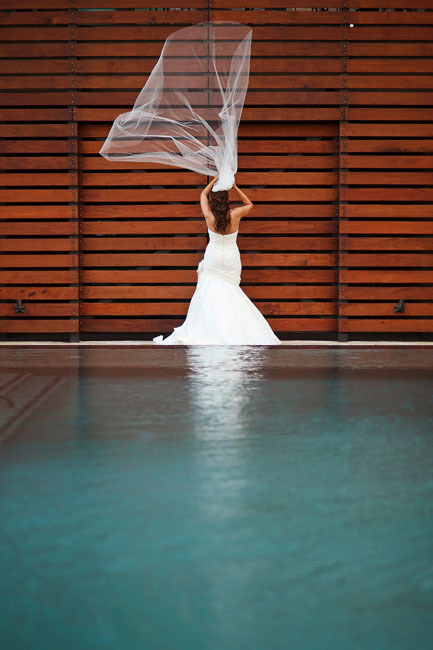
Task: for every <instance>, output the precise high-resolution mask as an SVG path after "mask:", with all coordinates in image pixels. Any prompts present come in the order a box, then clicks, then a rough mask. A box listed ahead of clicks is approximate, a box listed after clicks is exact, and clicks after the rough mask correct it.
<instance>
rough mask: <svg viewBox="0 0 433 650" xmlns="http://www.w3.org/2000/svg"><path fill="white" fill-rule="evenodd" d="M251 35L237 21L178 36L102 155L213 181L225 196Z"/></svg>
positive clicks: (189, 30) (114, 127) (230, 180)
mask: <svg viewBox="0 0 433 650" xmlns="http://www.w3.org/2000/svg"><path fill="white" fill-rule="evenodd" d="M251 34H252V30H251V28H250V27H248V26H247V25H244V24H242V23H237V22H226V21H224V22H223V21H214V22H204V23H198V24H195V25H191V26H190V27H185V28H183V29H179V30H177V31H175V32H174V33H173V34H171V35H170V36H169V37H168V38H167V40H166V41H165V43H164V46H163V49H162V53H161V56H160V57H159V60H158V62H157V63H156V65H155V67H154V69H153V70H152V72H151V74H150V76H149V78H148V80H147V82H146V84H145V86H144V87H143V89H142V90H141V92H140V94H139V95H138V97H137V99H136V101H135V104H134V107H133V109H132V110H131V111H129V112H127V113H122V114H120V115H118V117H117V118H116V119H115V121H114V123H113V125H112V127H111V130H110V132H109V134H108V136H107V139H106V140H105V142H104V144H103V146H102V148H101V150H100V152H99V153H100V154H101V155H102V156H104V158H106V159H107V160H114V161H120V160H122V161H125V160H130V161H134V162H135V161H139V160H143V161H147V162H155V163H161V164H165V165H173V166H175V167H181V168H184V169H191V170H193V171H196V172H198V173H199V174H205V175H209V176H215V175H216V174H217V172H220V176H219V178H218V181H217V182H216V183H215V184H214V186H213V188H212V189H213V190H214V191H218V190H224V189H230V188H231V187H232V186H233V183H234V175H235V173H236V171H237V158H238V156H237V133H238V127H239V121H240V118H241V113H242V109H243V105H244V101H245V95H246V92H247V88H248V81H249V68H250V51H251Z"/></svg>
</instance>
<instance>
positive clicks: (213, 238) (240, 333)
mask: <svg viewBox="0 0 433 650" xmlns="http://www.w3.org/2000/svg"><path fill="white" fill-rule="evenodd" d="M238 230H239V229H238ZM238 230H236V231H235V232H233V233H230V234H228V235H221V234H220V233H217V232H214V231H213V230H210V228H208V232H209V238H210V239H209V243H208V245H207V247H206V250H205V253H204V257H203V259H202V260H201V262H200V263H199V265H198V267H197V276H198V279H197V286H196V290H195V292H194V295H193V296H192V298H191V302H190V304H189V307H188V313H187V316H186V319H185V321H184V322H183V324H182V325H180V326H179V327H175V328H174V331H173V332H172V334H170V335H169V336H168V337H167V338H166V339H163V337H162V335H160V336H155V337H154V338H153V341H154V343H156V344H161V345H173V344H179V345H212V344H214V345H279V344H281V341H280V340H279V339H278V337H277V336H276V335H275V334H274V332H273V331H272V329H271V327H270V325H269V323H268V322H267V321H266V319H265V318H264V316H263V315H262V314H261V313H260V311H259V310H258V309H257V307H256V306H255V305H254V303H253V302H252V301H251V300H250V299H249V298H248V296H247V295H246V294H245V293H244V292H243V291H242V289H241V288H240V286H239V284H240V281H241V269H242V265H241V257H240V253H239V248H238V245H237V241H236V239H237V235H238Z"/></svg>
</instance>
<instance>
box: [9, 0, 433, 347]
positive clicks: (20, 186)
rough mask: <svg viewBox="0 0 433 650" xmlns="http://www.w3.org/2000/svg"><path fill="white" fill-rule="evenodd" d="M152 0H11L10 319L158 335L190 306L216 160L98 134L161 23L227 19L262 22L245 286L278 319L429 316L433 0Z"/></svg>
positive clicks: (294, 332) (397, 323)
mask: <svg viewBox="0 0 433 650" xmlns="http://www.w3.org/2000/svg"><path fill="white" fill-rule="evenodd" d="M155 4H158V3H157V2H155V0H75V1H73V0H44V2H43V3H42V1H41V0H20V5H19V8H20V11H13V10H12V9H14V8H16V5H15V3H13V2H12V0H0V29H1V32H2V33H3V38H2V39H1V40H2V41H3V43H4V44H3V45H2V48H1V56H2V57H3V61H4V62H5V63H6V65H5V66H4V71H5V74H4V75H3V76H2V77H1V81H2V84H3V86H2V87H3V89H4V91H5V92H4V93H3V98H4V101H3V108H1V109H0V121H1V124H0V130H1V132H0V137H1V138H4V140H2V144H4V149H3V151H4V153H5V156H4V157H3V158H2V169H3V179H2V180H3V184H4V187H5V189H4V190H2V194H1V197H2V198H1V201H3V203H2V205H1V206H0V214H1V217H2V220H1V222H0V227H1V228H2V234H3V235H5V237H6V236H7V237H6V238H5V239H4V240H3V248H2V251H3V252H2V255H1V258H2V270H1V271H0V276H1V280H0V281H1V283H2V284H3V285H9V286H3V287H2V302H0V309H1V310H2V313H1V315H0V317H1V318H2V320H1V321H0V323H1V325H0V327H1V329H2V330H3V331H4V332H8V334H9V336H11V337H14V336H18V337H19V336H23V333H28V337H29V338H32V335H35V333H41V334H40V335H41V336H46V337H47V338H52V335H53V333H56V332H58V333H59V336H66V335H67V336H72V337H78V336H80V337H82V338H89V337H98V338H104V337H110V336H113V335H119V336H120V335H121V336H123V337H125V334H126V335H127V334H128V333H131V334H134V335H140V334H142V335H143V337H144V338H149V337H150V336H152V335H153V334H154V333H163V332H167V333H168V332H170V331H171V330H172V328H173V327H174V326H176V325H178V324H180V323H181V322H182V321H183V319H184V317H185V314H186V310H187V306H188V302H189V300H190V298H191V296H192V293H193V291H194V286H195V282H196V277H197V276H196V267H197V263H198V261H199V260H200V259H201V257H202V255H203V251H204V248H205V246H206V243H207V238H206V232H205V224H204V222H203V221H202V219H201V218H200V209H199V205H198V195H199V191H200V189H201V188H202V187H203V185H204V184H205V182H206V181H207V179H206V178H204V177H199V176H198V175H197V174H194V173H192V172H187V171H181V170H177V169H174V168H169V167H163V166H158V165H148V166H147V167H146V166H144V165H138V164H137V165H136V164H126V163H125V164H122V163H109V162H108V161H105V160H104V159H103V158H102V157H101V156H99V155H98V150H99V148H100V146H101V144H102V142H103V140H104V138H105V136H106V134H107V132H108V128H109V126H110V124H111V122H112V120H113V119H114V118H115V117H116V115H117V114H118V113H119V112H123V111H125V110H129V109H130V107H131V106H132V104H133V102H134V100H135V98H136V96H137V93H138V91H139V90H140V89H141V87H142V86H143V84H144V82H145V80H146V77H147V75H148V73H149V72H150V71H151V70H152V68H153V66H154V64H155V62H156V60H157V58H158V56H159V54H160V51H161V46H162V43H163V41H164V40H165V38H166V37H167V36H168V35H169V34H170V33H171V32H172V31H174V30H175V29H178V28H179V27H181V26H183V25H187V24H191V23H195V22H200V21H202V20H206V19H214V20H239V21H242V22H245V23H248V24H250V25H251V26H252V27H253V30H254V31H253V47H252V60H251V77H250V86H249V91H248V94H247V99H246V105H245V108H244V112H243V117H242V123H241V128H240V132H239V173H238V176H237V181H238V183H239V185H240V186H246V187H248V188H250V189H249V193H250V194H251V196H252V199H253V201H254V203H255V206H256V207H255V210H254V212H253V213H252V214H253V215H254V216H251V218H249V219H245V220H244V222H243V223H242V228H241V233H240V235H239V247H240V249H241V255H242V262H243V273H242V287H243V289H244V290H245V292H246V293H247V294H248V295H249V296H250V297H251V299H252V300H254V301H255V303H256V304H257V306H258V307H259V308H260V309H261V311H262V313H264V315H265V316H266V317H267V318H268V321H269V323H270V324H271V326H272V327H273V328H274V330H275V331H276V332H278V333H279V334H280V335H281V337H282V338H284V337H288V338H293V337H295V338H296V337H298V336H304V337H305V338H308V336H310V335H312V333H313V332H314V333H315V335H316V336H317V335H323V338H333V337H335V336H337V335H338V336H339V337H340V338H347V337H351V338H362V336H363V335H365V334H366V335H371V333H376V334H378V335H380V336H383V337H384V338H386V337H387V336H389V334H390V333H398V332H402V333H407V334H410V333H420V332H423V333H424V334H426V333H432V332H433V302H432V300H433V277H432V268H433V261H432V248H433V247H432V241H433V239H432V234H433V233H432V216H433V208H432V205H433V202H432V191H433V190H432V186H433V182H432V174H431V172H432V167H433V165H432V154H433V150H432V142H433V136H432V129H433V121H432V111H431V104H432V97H433V94H432V93H431V88H432V75H431V70H432V62H433V60H432V58H431V57H432V56H433V54H432V52H433V45H432V42H431V40H432V39H431V36H432V33H433V28H432V17H433V12H432V11H426V10H427V9H431V8H432V7H431V6H430V5H431V0H413V1H411V2H409V0H380V2H379V0H360V1H356V0H347V1H346V2H344V1H343V0H334V1H332V0H326V1H325V0H323V1H320V0H316V1H315V2H312V1H311V0H295V1H293V2H290V1H288V0H269V1H268V2H267V3H264V2H263V0H250V1H249V2H248V3H247V2H245V1H242V0H213V2H210V1H209V2H208V1H207V0H192V1H189V2H188V3H184V2H182V1H181V0H165V1H164V3H163V7H162V3H160V4H161V9H160V10H154V9H152V8H151V6H152V5H155ZM187 4H188V6H186V5H187ZM42 5H43V11H42V10H40V9H41V8H42ZM310 5H312V6H310ZM179 6H181V7H183V8H182V9H179ZM379 6H380V8H381V10H378V9H377V8H378V7H379ZM294 7H296V10H295V9H294ZM136 9H139V10H140V11H136ZM408 9H410V11H409V10H408ZM351 24H352V25H353V27H351V26H350V25H351ZM77 154H78V156H77ZM77 171H78V172H79V176H78V177H77ZM8 204H11V205H10V206H9V205H8ZM20 298H21V299H23V302H24V304H25V308H26V312H25V313H24V314H23V313H18V314H15V313H14V305H15V301H16V300H17V299H20ZM401 298H402V299H403V300H404V301H405V312H404V313H396V312H394V309H393V307H394V305H395V304H396V303H397V302H398V300H399V299H401ZM406 301H409V302H406Z"/></svg>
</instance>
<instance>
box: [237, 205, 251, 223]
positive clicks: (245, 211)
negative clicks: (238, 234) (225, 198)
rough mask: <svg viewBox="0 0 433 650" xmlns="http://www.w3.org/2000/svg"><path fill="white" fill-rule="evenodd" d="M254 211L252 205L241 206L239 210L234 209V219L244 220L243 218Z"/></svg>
mask: <svg viewBox="0 0 433 650" xmlns="http://www.w3.org/2000/svg"><path fill="white" fill-rule="evenodd" d="M252 209H253V206H252V205H241V206H239V207H238V208H234V210H232V218H233V219H236V220H238V219H242V217H245V215H247V214H248V213H249V212H251V210H252Z"/></svg>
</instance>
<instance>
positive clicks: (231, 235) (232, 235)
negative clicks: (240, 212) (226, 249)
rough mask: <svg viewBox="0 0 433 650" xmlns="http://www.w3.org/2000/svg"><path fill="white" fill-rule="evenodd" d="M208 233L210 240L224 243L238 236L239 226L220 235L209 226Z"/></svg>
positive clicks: (234, 239)
mask: <svg viewBox="0 0 433 650" xmlns="http://www.w3.org/2000/svg"><path fill="white" fill-rule="evenodd" d="M207 231H208V233H209V240H210V241H211V242H215V243H216V244H220V243H223V242H224V243H226V242H231V241H236V238H237V236H238V232H239V228H238V229H237V230H235V231H234V232H231V233H229V234H228V235H222V234H221V233H219V232H215V231H213V230H211V229H210V228H208V229H207Z"/></svg>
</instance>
